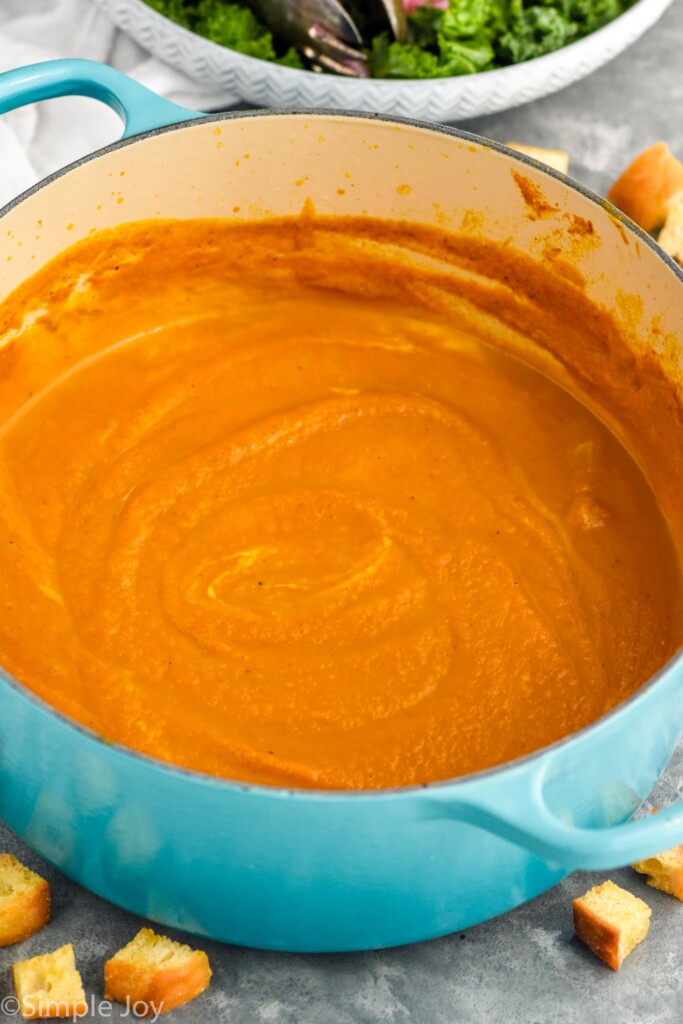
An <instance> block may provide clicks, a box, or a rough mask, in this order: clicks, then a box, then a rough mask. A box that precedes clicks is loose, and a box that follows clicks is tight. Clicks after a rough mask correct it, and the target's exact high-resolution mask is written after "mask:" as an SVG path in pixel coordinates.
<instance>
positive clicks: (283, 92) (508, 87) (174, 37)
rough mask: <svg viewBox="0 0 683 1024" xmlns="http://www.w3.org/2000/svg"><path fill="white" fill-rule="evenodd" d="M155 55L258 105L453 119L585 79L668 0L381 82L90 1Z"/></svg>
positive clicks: (142, 8)
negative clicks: (538, 48)
mask: <svg viewBox="0 0 683 1024" xmlns="http://www.w3.org/2000/svg"><path fill="white" fill-rule="evenodd" d="M96 3H98V4H99V5H100V7H103V8H104V9H105V10H106V11H108V13H109V15H110V16H111V18H112V19H113V20H114V21H115V22H116V24H117V25H118V26H119V27H120V28H122V29H123V30H124V31H125V32H127V33H128V35H130V36H132V37H133V39H135V40H136V41H137V42H138V43H139V44H140V45H141V46H143V47H144V48H145V49H146V50H149V51H150V52H151V53H153V54H154V55H155V56H156V57H159V58H160V59H161V60H163V61H165V62H166V63H167V64H170V65H172V66H173V67H174V68H177V69H178V70H179V71H183V72H185V74H187V75H189V77H190V78H193V79H195V80H196V81H197V82H201V83H202V84H204V85H207V86H209V87H211V88H219V89H225V90H226V91H229V92H233V93H236V94H237V95H238V96H240V97H241V98H242V99H243V100H247V101H248V102H250V103H254V104H256V105H257V106H262V107H289V108H293V107H325V108H342V109H345V110H363V111H370V112H372V111H375V112H377V113H388V114H399V115H402V116H404V117H414V118H418V119H421V120H425V121H457V120H460V119H462V118H466V117H474V116H476V115H479V114H492V113H494V111H497V110H506V109H507V108H508V107H516V106H519V104H521V103H528V102H529V100H535V99H538V98H539V96H547V95H548V94H549V93H551V92H556V91H557V90H558V89H563V88H564V87H565V86H566V85H570V84H571V83H572V82H576V81H577V80H578V79H579V78H584V77H585V76H586V75H589V74H590V73H591V72H592V71H595V70H596V69H597V68H599V67H602V65H603V64H606V63H607V62H608V61H610V60H612V58H613V57H616V56H617V54H619V53H621V52H622V50H625V49H626V47H627V46H630V45H631V43H633V42H634V41H635V40H636V39H638V38H639V36H641V35H642V34H643V32H645V31H647V29H648V28H650V27H651V26H652V25H653V24H654V23H655V21H657V19H658V18H659V17H660V16H661V15H662V14H663V12H664V11H665V10H666V8H667V7H668V6H669V5H670V4H671V3H672V0H637V3H635V4H634V5H633V7H631V8H630V9H629V10H628V11H626V13H625V14H622V15H621V16H620V17H619V18H616V19H615V20H614V21H612V22H610V24H609V25H606V26H605V27H604V28H601V29H599V30H598V31H597V32H594V33H593V34H592V35H590V36H586V37H585V38H584V39H580V40H579V41H578V42H576V43H571V44H570V45H569V46H565V47H563V48H562V49H561V50H557V51H556V52H555V53H549V54H547V55H546V56H545V57H536V58H535V59H534V60H530V61H527V62H526V63H524V64H516V65H512V66H510V67H506V68H500V69H498V70H496V71H482V72H479V73H478V74H475V75H463V76H461V77H458V78H439V79H427V80H420V81H417V80H406V81H383V80H379V79H377V80H372V79H370V80H368V79H364V80H358V79H348V78H342V77H339V76H336V75H320V74H314V73H313V72H312V71H297V70H295V69H294V68H286V67H281V66H280V65H278V64H271V63H269V62H268V61H263V60H257V59H256V58H255V57H245V56H244V55H243V54H241V53H237V52H236V51H234V50H229V49H227V48H226V47H224V46H218V45H217V44H216V43H211V42H209V40H208V39H203V38H202V37H201V36H198V35H195V34H194V33H193V32H189V31H188V30H187V29H184V28H181V27H180V26H179V25H176V24H175V23H174V22H172V21H169V19H168V18H165V17H163V15H161V14H158V13H157V12H156V11H153V10H152V8H151V7H148V6H147V4H146V3H144V0H96Z"/></svg>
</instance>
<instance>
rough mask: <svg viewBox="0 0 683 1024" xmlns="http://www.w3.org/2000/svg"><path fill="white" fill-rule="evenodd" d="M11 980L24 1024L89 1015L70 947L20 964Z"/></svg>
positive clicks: (13, 970)
mask: <svg viewBox="0 0 683 1024" xmlns="http://www.w3.org/2000/svg"><path fill="white" fill-rule="evenodd" d="M12 977H13V979H14V987H15V989H16V992H17V998H18V1000H19V1012H20V1013H21V1016H22V1017H23V1018H24V1020H33V1019H34V1018H35V1017H42V1018H46V1019H53V1018H55V1017H71V1018H74V1017H82V1016H83V1015H84V1014H86V1013H87V1012H88V1004H87V1002H86V998H85V992H84V991H83V983H82V982H81V976H80V974H79V973H78V971H77V970H76V960H75V958H74V948H73V946H72V945H71V943H69V944H68V945H67V946H62V947H61V949H56V950H55V951H54V953H46V954H45V955H44V956H34V957H32V958H31V959H30V960H21V961H19V963H16V964H14V966H13V967H12Z"/></svg>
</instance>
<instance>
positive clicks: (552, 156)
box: [505, 142, 569, 174]
mask: <svg viewBox="0 0 683 1024" xmlns="http://www.w3.org/2000/svg"><path fill="white" fill-rule="evenodd" d="M505 145H506V146H507V147H508V148H509V149H516V150H517V152H518V153H526V155H527V156H532V157H533V158H534V159H535V160H540V161H541V163H543V164H548V166H549V167H554V168H555V170H556V171H562V173H563V174H566V173H567V171H568V170H569V153H565V151H564V150H563V149H541V147H540V146H525V145H524V143H523V142H506V143H505Z"/></svg>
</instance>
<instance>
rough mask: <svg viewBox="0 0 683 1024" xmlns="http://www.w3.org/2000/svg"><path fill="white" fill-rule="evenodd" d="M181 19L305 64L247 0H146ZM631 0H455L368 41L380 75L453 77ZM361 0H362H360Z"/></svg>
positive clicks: (533, 52) (596, 23)
mask: <svg viewBox="0 0 683 1024" xmlns="http://www.w3.org/2000/svg"><path fill="white" fill-rule="evenodd" d="M145 2H146V3H147V4H148V5H149V6H150V7H153V8H154V9H155V10H156V11H159V12H160V13H161V14H165V15H166V17H167V18H171V19H172V20H173V21H176V22H177V23H178V24H179V25H183V26H184V27H185V28H188V29H191V30H192V31H193V32H197V33H198V34H199V35H202V36H205V37H206V38H207V39H210V40H211V41H212V42H214V43H219V44H220V45H221V46H227V47H229V48H230V49H232V50H237V51H239V52H240V53H245V54H248V56H250V57H260V58H261V59H262V60H269V61H275V62H277V63H279V64H285V65H287V66H288V67H294V68H303V67H304V64H303V62H302V60H301V58H300V56H299V54H298V53H297V51H296V50H295V49H293V48H292V47H287V46H282V45H280V41H279V40H277V39H274V38H273V35H272V33H271V32H269V31H268V30H267V29H266V28H265V27H264V25H263V24H261V22H260V21H259V20H258V19H257V18H256V17H255V16H254V14H253V13H252V11H251V10H250V9H249V7H248V4H247V3H246V2H245V3H227V2H224V0H145ZM630 2H631V0H448V7H447V8H446V9H445V10H442V9H437V8H436V7H431V6H429V5H428V4H426V5H424V6H419V7H417V8H416V9H415V10H414V11H413V13H411V14H409V15H408V40H407V41H406V42H405V43H397V42H395V41H393V40H392V39H391V37H390V35H389V34H388V33H387V32H380V33H379V34H377V35H374V36H373V37H372V41H371V43H370V46H369V48H368V62H369V67H370V73H371V75H372V76H373V77H374V78H447V77H450V76H452V75H471V74H474V73H475V72H477V71H490V70H492V69H493V68H500V67H505V66H506V65H508V64H519V63H521V62H522V61H525V60H530V59H531V58H532V57H540V56H542V55H543V54H545V53H551V52H552V51H553V50H559V49H560V48H561V47H562V46H566V45H567V44H568V43H571V42H574V41H575V40H576V39H581V38H582V36H586V35H588V34H589V33H590V32H594V31H595V30H596V29H598V28H602V26H603V25H606V24H607V23H608V22H610V21H612V20H613V19H614V18H616V17H617V16H618V15H619V14H622V13H623V12H624V11H625V10H626V8H627V7H628V6H629V4H630ZM358 6H359V4H358V3H357V4H356V7H358Z"/></svg>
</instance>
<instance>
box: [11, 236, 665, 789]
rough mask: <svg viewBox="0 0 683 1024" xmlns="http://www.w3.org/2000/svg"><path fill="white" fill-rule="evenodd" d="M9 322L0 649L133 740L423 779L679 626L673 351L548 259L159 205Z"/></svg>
mask: <svg viewBox="0 0 683 1024" xmlns="http://www.w3.org/2000/svg"><path fill="white" fill-rule="evenodd" d="M0 335H1V336H2V337H3V338H4V340H5V343H4V345H3V347H2V348H1V349H0V408H2V409H3V410H4V411H5V413H4V416H3V424H2V427H0V474H1V477H2V491H3V503H2V508H1V509H0V600H1V601H2V607H3V615H2V618H1V619H0V663H1V664H2V665H3V666H4V667H5V668H6V669H7V670H8V671H10V672H11V673H12V674H13V675H14V676H15V677H16V678H17V679H19V680H20V681H21V682H23V683H24V684H25V685H26V686H27V687H29V688H30V689H31V690H33V691H34V692H35V693H37V694H38V695H40V696H41V697H42V698H44V699H45V700H46V701H48V702H49V703H50V704H52V705H53V706H55V707H56V708H59V709H60V710H62V711H63V712H65V713H66V714H68V715H70V716H72V717H73V718H75V719H76V720H78V721H79V722H82V723H84V724H85V725H87V726H89V727H91V728H93V729H94V730H96V731H97V732H98V733H100V734H102V735H103V736H105V737H106V738H107V739H110V740H115V741H118V742H120V743H123V744H125V745H128V746H130V747H132V748H134V749H136V750H139V751H143V752H145V753H147V754H150V755H153V756H156V757H159V758H162V759H164V760H167V761H170V762H173V763H176V764H179V765H183V766H187V767H190V768H194V769H197V770H200V771H204V772H208V773H211V774H215V775H221V776H226V777H229V778H234V779H240V780H247V781H254V782H259V783H264V784H273V785H293V786H301V787H314V788H336V789H348V788H377V787H388V786H402V785H409V784H414V783H424V782H428V781H431V780H436V779H443V778H449V777H453V776H457V775H461V774H464V773H468V772H471V771H475V770H478V769H482V768H486V767H489V766H492V765H496V764H500V763H502V762H504V761H507V760H509V759H511V758H514V757H517V756H520V755H523V754H525V753H527V752H529V751H533V750H535V749H538V748H540V747H542V746H545V745H546V744H548V743H550V742H552V741H554V740H557V739H559V738H560V737H562V736H565V735H567V734H568V733H570V732H573V731H575V730H576V729H579V728H580V727H582V726H584V725H586V724H588V723H590V722H592V721H594V720H595V719H596V718H598V717H600V716H601V715H602V714H603V713H604V712H606V711H607V710H608V709H610V708H612V707H614V706H615V705H616V704H618V703H619V702H621V701H623V700H624V699H625V698H626V697H627V696H629V695H630V694H632V693H633V692H634V691H635V690H636V689H637V688H638V687H639V686H641V685H642V684H643V683H644V682H645V681H646V680H647V679H648V678H649V677H650V676H651V675H652V674H653V673H654V672H655V671H656V670H657V669H658V668H660V667H661V666H662V665H663V664H664V663H665V662H666V661H667V660H668V659H669V657H670V656H671V655H672V654H673V653H674V652H675V650H676V649H677V647H678V646H679V644H680V643H681V635H682V632H683V624H682V614H681V577H680V571H679V555H678V551H677V541H679V540H680V535H681V523H680V522H676V521H675V509H676V508H677V507H678V506H677V496H676V495H674V494H673V493H672V492H670V491H668V490H667V487H669V484H668V483H667V473H666V472H665V467H664V466H663V458H664V456H663V454H660V455H659V457H657V455H656V451H657V448H656V446H655V444H654V442H653V438H654V437H655V433H657V436H658V439H659V451H660V453H663V452H664V451H665V450H666V448H667V445H678V446H679V448H680V445H681V439H680V436H679V435H680V421H678V420H677V419H676V415H677V414H676V415H675V414H674V412H672V411H671V409H672V408H673V406H672V405H671V403H670V404H669V419H668V420H667V415H668V414H667V410H666V409H665V408H664V405H663V402H662V395H663V394H665V393H667V387H669V385H668V383H667V381H666V377H665V375H664V374H663V372H662V371H661V368H659V369H658V368H655V369H653V367H652V366H647V367H646V366H645V365H644V364H643V365H642V366H641V365H640V364H639V362H638V359H637V358H636V356H635V355H634V353H633V351H632V350H631V349H630V348H629V347H628V345H627V344H626V341H625V339H624V338H622V336H621V335H620V333H619V331H618V330H617V328H616V326H615V324H614V323H613V321H612V320H611V319H610V317H609V316H608V315H607V314H606V313H604V312H603V311H601V310H599V309H597V308H596V307H594V306H592V305H591V304H590V303H589V302H588V300H587V299H586V298H585V297H584V296H583V294H582V293H581V291H580V289H579V288H578V287H577V286H576V284H573V283H571V282H570V281H568V280H566V279H563V278H561V277H559V276H558V275H553V274H552V273H551V272H550V271H548V270H547V269H543V267H541V266H539V265H538V264H534V263H533V262H532V261H531V260H530V259H528V258H527V257H524V256H522V255H520V254H515V253H513V252H512V251H510V250H503V249H502V248H497V247H495V246H493V245H492V244H487V243H485V242H481V241H479V242H477V241H474V240H472V239H470V240H464V239H458V238H457V237H455V236H448V235H444V234H441V233H440V232H438V231H434V230H430V229H426V228H425V229H417V228H414V227H413V228H410V229H408V228H407V227H405V226H401V225H398V224H391V223H389V222H373V221H371V220H367V219H363V220H362V221H361V220H351V219H348V220H346V219H344V220H342V219H338V220H333V219H325V218H318V219H316V218H311V217H308V218H304V219H303V220H297V219H291V220H288V219H285V220H281V221H278V222H264V223H261V224H251V225H236V224H230V223H229V222H227V221H225V222H224V221H218V220H205V221H167V222H163V221H156V222H141V223H136V224H130V225H127V226H124V227H120V228H117V229H114V230H111V231H106V232H100V233H98V234H96V235H93V236H91V237H89V238H88V239H87V240H85V241H82V242H80V243H78V244H77V245H75V246H74V247H72V248H71V249H69V250H67V251H66V252H65V253H63V254H61V255H60V256H59V257H57V258H56V259H55V260H54V261H52V263H50V264H48V265H47V266H46V267H44V268H43V269H42V270H41V271H40V272H39V273H38V274H36V275H35V277H34V278H32V279H31V280H30V281H27V282H26V283H25V284H24V285H22V286H21V287H20V288H19V289H18V290H17V291H16V292H15V293H14V294H13V295H12V296H10V298H9V299H8V300H6V302H5V303H4V305H3V306H2V307H0ZM670 393H673V392H672V391H671V389H670ZM653 417H659V419H658V422H657V423H654V422H653ZM676 423H678V428H679V430H678V434H677V433H676V430H675V425H676ZM655 428H656V430H655ZM667 430H668V434H667ZM662 432H663V433H662Z"/></svg>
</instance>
